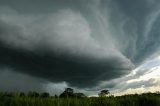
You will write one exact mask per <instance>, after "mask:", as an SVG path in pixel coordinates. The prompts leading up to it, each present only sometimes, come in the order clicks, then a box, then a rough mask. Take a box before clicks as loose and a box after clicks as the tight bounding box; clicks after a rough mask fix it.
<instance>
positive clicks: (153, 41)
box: [0, 0, 160, 88]
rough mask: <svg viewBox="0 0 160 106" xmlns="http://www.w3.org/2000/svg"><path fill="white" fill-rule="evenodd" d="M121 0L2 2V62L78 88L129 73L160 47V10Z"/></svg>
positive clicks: (0, 20)
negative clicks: (159, 27) (121, 0)
mask: <svg viewBox="0 0 160 106" xmlns="http://www.w3.org/2000/svg"><path fill="white" fill-rule="evenodd" d="M23 1H25V0H23ZM123 1H124V2H120V1H118V0H114V1H110V0H106V1H105V0H97V1H96V0H92V1H86V0H82V1H80V0H75V1H72V0H68V1H67V2H66V1H65V0H61V1H58V0H54V1H50V0H47V1H45V2H44V1H42V0H40V1H36V0H35V1H34V2H31V0H28V1H25V2H22V1H20V0H17V2H19V5H17V4H15V2H11V1H0V2H1V3H2V4H1V6H0V9H1V10H0V66H1V67H9V68H11V69H13V70H14V71H16V72H20V73H24V74H29V75H31V76H35V77H39V78H43V79H46V80H48V81H52V82H55V83H58V82H64V81H65V82H66V83H67V84H68V85H71V86H74V87H80V88H90V87H93V86H96V85H98V84H99V83H100V82H102V81H106V80H112V79H115V78H119V77H121V76H123V75H126V74H128V73H130V72H131V70H132V69H133V68H134V67H137V66H138V65H140V64H141V63H143V61H144V60H145V59H146V58H147V57H148V56H150V55H152V54H153V53H155V52H157V51H158V50H159V44H160V36H159V29H158V27H157V26H159V22H160V21H159V18H160V15H159V14H160V12H159V11H160V10H159V8H158V6H159V2H156V0H155V2H156V3H154V2H152V3H151V2H150V1H149V0H146V1H145V0H142V1H138V0H135V1H134V2H133V1H131V0H129V1H127V0H123ZM31 4H32V5H31ZM42 4H44V5H42ZM51 4H52V5H51ZM57 5H58V6H57ZM131 5H133V6H131ZM23 6H24V7H26V8H22V7H23ZM153 6H154V8H153ZM21 8H22V9H21ZM39 8H41V9H39ZM32 10H33V11H32Z"/></svg>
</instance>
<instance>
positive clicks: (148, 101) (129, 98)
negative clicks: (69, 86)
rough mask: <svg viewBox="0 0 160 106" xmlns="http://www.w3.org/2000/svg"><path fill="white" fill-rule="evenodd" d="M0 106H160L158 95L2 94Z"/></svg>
mask: <svg viewBox="0 0 160 106" xmlns="http://www.w3.org/2000/svg"><path fill="white" fill-rule="evenodd" d="M0 106H160V95H157V94H151V93H149V94H142V95H125V96H119V97H113V96H110V97H97V98H87V97H86V98H55V97H46V98H42V97H28V96H23V97H20V96H18V95H14V96H4V93H0Z"/></svg>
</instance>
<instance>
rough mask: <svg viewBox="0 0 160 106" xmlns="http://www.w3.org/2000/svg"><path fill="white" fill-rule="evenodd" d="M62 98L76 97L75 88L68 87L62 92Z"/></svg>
mask: <svg viewBox="0 0 160 106" xmlns="http://www.w3.org/2000/svg"><path fill="white" fill-rule="evenodd" d="M59 97H61V98H72V97H75V95H74V93H73V89H72V88H66V89H65V91H64V92H63V93H62V94H60V96H59Z"/></svg>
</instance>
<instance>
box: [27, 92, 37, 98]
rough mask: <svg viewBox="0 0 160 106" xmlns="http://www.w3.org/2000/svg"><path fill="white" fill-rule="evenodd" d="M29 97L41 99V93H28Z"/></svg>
mask: <svg viewBox="0 0 160 106" xmlns="http://www.w3.org/2000/svg"><path fill="white" fill-rule="evenodd" d="M28 97H39V93H37V92H28Z"/></svg>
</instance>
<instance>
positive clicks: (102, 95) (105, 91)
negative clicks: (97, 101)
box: [98, 90, 110, 97]
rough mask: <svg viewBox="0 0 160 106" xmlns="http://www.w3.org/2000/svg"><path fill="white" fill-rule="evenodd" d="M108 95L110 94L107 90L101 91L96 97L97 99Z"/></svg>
mask: <svg viewBox="0 0 160 106" xmlns="http://www.w3.org/2000/svg"><path fill="white" fill-rule="evenodd" d="M108 94H110V92H109V90H102V91H101V92H100V93H99V94H98V95H99V97H106V95H108Z"/></svg>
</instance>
